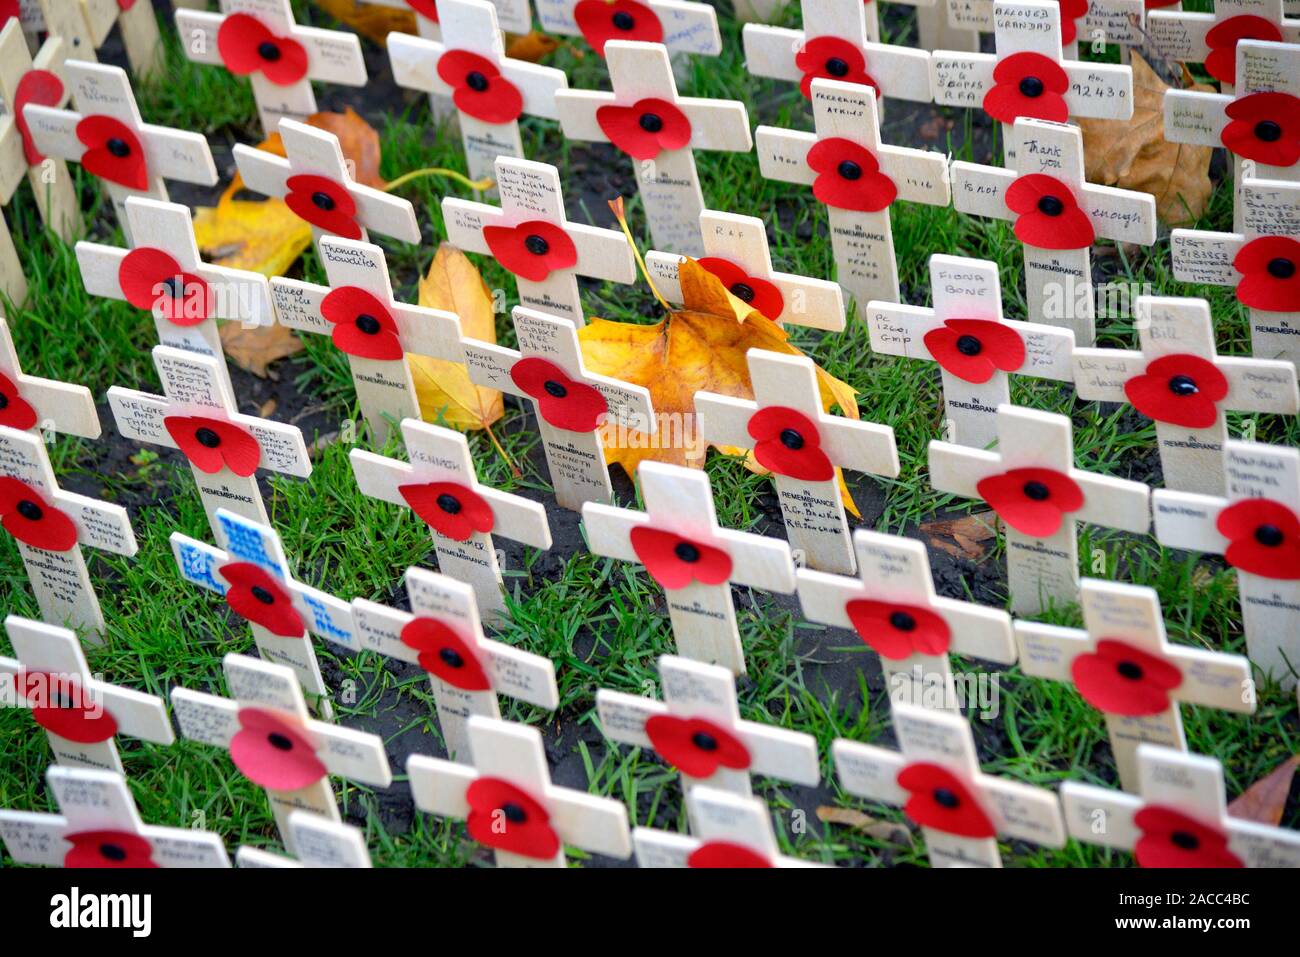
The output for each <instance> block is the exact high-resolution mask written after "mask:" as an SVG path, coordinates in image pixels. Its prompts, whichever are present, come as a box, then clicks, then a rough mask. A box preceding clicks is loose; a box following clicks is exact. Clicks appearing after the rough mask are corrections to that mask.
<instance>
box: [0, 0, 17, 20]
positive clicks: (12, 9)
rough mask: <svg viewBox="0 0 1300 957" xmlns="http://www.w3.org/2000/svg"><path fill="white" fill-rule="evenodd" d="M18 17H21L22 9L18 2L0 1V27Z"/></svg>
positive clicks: (11, 0) (12, 0) (10, 0)
mask: <svg viewBox="0 0 1300 957" xmlns="http://www.w3.org/2000/svg"><path fill="white" fill-rule="evenodd" d="M20 16H22V7H21V6H20V5H19V3H18V0H0V27H2V26H4V25H5V24H6V23H8V22H9V21H10V20H12V19H14V18H15V17H20Z"/></svg>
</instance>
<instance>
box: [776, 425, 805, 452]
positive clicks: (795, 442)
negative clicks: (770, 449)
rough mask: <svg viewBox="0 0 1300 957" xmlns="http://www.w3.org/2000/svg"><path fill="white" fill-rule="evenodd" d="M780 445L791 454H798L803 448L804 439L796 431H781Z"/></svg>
mask: <svg viewBox="0 0 1300 957" xmlns="http://www.w3.org/2000/svg"><path fill="white" fill-rule="evenodd" d="M781 444H782V445H784V446H785V447H786V448H787V449H789V450H790V451H791V452H798V451H799V450H800V449H801V448H803V447H804V438H803V436H802V435H801V434H800V433H799V431H798V430H797V429H782V430H781Z"/></svg>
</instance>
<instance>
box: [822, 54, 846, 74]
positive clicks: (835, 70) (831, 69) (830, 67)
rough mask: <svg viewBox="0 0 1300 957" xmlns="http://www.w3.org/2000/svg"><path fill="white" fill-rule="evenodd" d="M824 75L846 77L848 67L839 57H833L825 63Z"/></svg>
mask: <svg viewBox="0 0 1300 957" xmlns="http://www.w3.org/2000/svg"><path fill="white" fill-rule="evenodd" d="M826 73H827V74H828V75H829V76H839V77H843V76H848V75H849V65H848V64H847V63H846V62H845V61H844V60H842V59H841V58H840V57H837V56H833V57H831V58H830V59H829V60H827V61H826Z"/></svg>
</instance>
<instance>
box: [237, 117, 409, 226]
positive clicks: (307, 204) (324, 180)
mask: <svg viewBox="0 0 1300 957" xmlns="http://www.w3.org/2000/svg"><path fill="white" fill-rule="evenodd" d="M280 140H281V142H282V143H283V144H284V152H285V155H284V156H276V155H275V154H274V153H268V152H267V151H266V150H259V149H257V148H255V147H252V146H246V145H245V144H243V143H236V144H235V147H234V149H233V150H232V151H231V152H232V154H233V155H234V157H235V163H236V165H237V166H238V167H239V175H240V176H241V177H243V180H244V185H246V186H247V187H248V188H249V189H250V190H252V191H253V192H255V193H262V194H264V195H266V196H274V197H276V198H279V199H283V200H284V201H285V203H286V204H287V205H288V206H289V208H290V209H291V210H293V211H294V213H296V214H297V215H298V217H299V218H300V219H301V220H302V221H303V222H305V223H308V224H310V225H311V228H312V235H313V236H315V237H316V241H317V248H318V249H319V245H320V239H321V237H322V236H325V235H334V236H340V237H342V238H344V239H356V240H362V241H364V240H365V239H366V232H367V230H372V229H373V230H374V231H375V232H377V233H379V234H380V235H381V236H392V237H393V238H394V239H400V240H401V241H402V242H406V243H417V242H419V241H420V226H419V223H417V222H416V219H415V207H414V206H412V205H411V202H410V200H407V199H402V198H401V197H400V196H392V195H390V194H388V193H385V192H384V191H383V190H382V189H375V188H374V187H373V186H366V185H364V184H363V183H358V182H357V181H356V180H355V179H354V178H353V176H352V169H351V166H350V164H349V162H348V161H347V160H345V159H344V158H343V148H342V147H341V146H339V140H338V137H337V136H335V135H334V134H333V133H331V132H329V131H328V130H322V129H319V128H317V127H315V126H308V125H307V124H306V123H300V122H298V121H297V120H290V119H283V120H281V121H280Z"/></svg>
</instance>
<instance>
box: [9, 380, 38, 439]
mask: <svg viewBox="0 0 1300 957" xmlns="http://www.w3.org/2000/svg"><path fill="white" fill-rule="evenodd" d="M35 424H36V410H35V409H34V408H32V405H31V403H30V402H28V401H27V400H26V399H24V398H23V397H22V395H21V394H19V392H18V383H16V382H14V380H13V379H11V378H9V377H8V376H7V375H5V374H4V373H3V372H0V425H4V426H8V427H9V428H11V429H18V430H19V431H20V432H26V431H27V430H28V429H30V428H31V427H32V426H34V425H35Z"/></svg>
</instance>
